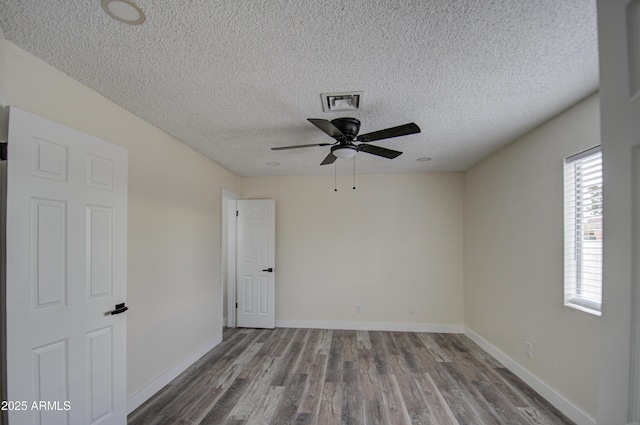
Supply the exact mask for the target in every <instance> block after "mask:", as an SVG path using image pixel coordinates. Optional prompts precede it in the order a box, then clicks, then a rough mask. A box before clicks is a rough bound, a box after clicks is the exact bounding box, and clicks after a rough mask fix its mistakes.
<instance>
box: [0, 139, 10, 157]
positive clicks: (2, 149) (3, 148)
mask: <svg viewBox="0 0 640 425" xmlns="http://www.w3.org/2000/svg"><path fill="white" fill-rule="evenodd" d="M7 146H9V144H8V143H0V161H6V160H7Z"/></svg>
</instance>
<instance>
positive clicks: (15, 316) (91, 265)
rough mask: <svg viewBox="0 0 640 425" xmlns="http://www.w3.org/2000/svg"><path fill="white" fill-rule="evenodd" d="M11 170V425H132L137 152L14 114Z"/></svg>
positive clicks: (8, 221)
mask: <svg viewBox="0 0 640 425" xmlns="http://www.w3.org/2000/svg"><path fill="white" fill-rule="evenodd" d="M6 168H7V175H6V177H7V204H6V206H7V212H6V256H7V257H6V258H7V262H6V263H7V267H6V301H5V302H6V315H7V317H6V325H7V330H6V338H7V339H6V342H7V353H6V363H7V364H6V368H7V399H8V400H11V401H12V402H13V403H19V404H14V405H13V406H12V407H13V409H12V410H10V411H9V424H10V425H19V424H42V425H58V424H71V425H74V424H77V425H86V424H95V423H100V424H103V425H108V424H109V425H111V424H113V425H115V424H118V425H122V424H125V423H126V315H125V314H118V313H119V312H121V311H122V312H123V311H124V308H120V309H116V308H115V305H116V304H121V303H124V302H125V296H126V289H127V287H126V284H127V282H126V279H127V274H126V271H127V270H126V258H127V151H126V149H124V148H122V147H119V146H115V145H113V144H110V143H107V142H105V141H102V140H99V139H97V138H95V137H92V136H88V135H86V134H82V133H80V132H78V131H75V130H72V129H70V128H67V127H64V126H62V125H59V124H55V123H53V122H50V121H47V120H45V119H43V118H40V117H38V116H35V115H32V114H30V113H27V112H24V111H22V110H19V109H16V108H11V109H10V114H9V146H8V161H7V167H6ZM112 313H116V314H112Z"/></svg>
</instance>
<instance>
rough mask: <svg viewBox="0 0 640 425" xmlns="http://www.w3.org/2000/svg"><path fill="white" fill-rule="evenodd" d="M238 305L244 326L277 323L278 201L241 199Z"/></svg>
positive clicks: (269, 327) (262, 326)
mask: <svg viewBox="0 0 640 425" xmlns="http://www.w3.org/2000/svg"><path fill="white" fill-rule="evenodd" d="M237 232H238V234H237V240H238V245H237V246H238V255H237V261H238V267H237V278H238V291H237V295H238V298H237V299H238V308H237V323H238V327H241V328H268V329H273V328H275V326H276V316H275V305H276V303H275V297H276V289H275V275H276V271H275V261H276V258H275V257H276V255H275V253H276V245H275V234H276V201H275V200H274V199H247V200H238V226H237Z"/></svg>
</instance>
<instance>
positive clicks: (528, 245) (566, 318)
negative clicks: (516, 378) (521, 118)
mask: <svg viewBox="0 0 640 425" xmlns="http://www.w3.org/2000/svg"><path fill="white" fill-rule="evenodd" d="M598 144H600V128H599V99H598V97H597V95H594V96H591V97H590V98H588V99H587V100H585V101H583V102H582V103H579V104H578V105H576V106H575V107H573V108H571V109H570V110H568V111H567V112H565V113H563V114H561V115H560V116H558V117H556V118H554V119H552V120H551V121H549V122H547V123H546V124H544V125H542V126H541V127H539V128H538V129H536V130H534V131H533V132H531V133H530V134H528V135H526V136H525V137H523V138H522V139H520V140H518V141H516V142H515V143H513V144H511V145H509V146H507V147H506V148H504V149H502V150H501V151H499V152H497V153H495V154H494V155H491V156H490V157H488V158H486V159H485V160H483V161H482V162H481V163H479V164H478V165H476V166H475V167H473V168H472V169H470V170H469V171H467V172H466V173H465V197H464V202H465V212H464V227H465V234H464V237H465V249H464V256H465V267H464V274H465V285H464V300H465V301H464V320H465V325H466V326H467V327H468V328H470V329H472V330H473V331H474V332H476V333H477V334H479V335H480V336H481V337H482V338H484V339H485V340H487V341H488V342H489V343H490V344H492V345H493V346H495V347H496V348H497V349H498V350H500V351H502V352H503V353H504V354H506V355H507V356H509V357H510V358H511V359H513V360H514V361H515V362H516V363H518V364H520V365H521V366H522V367H523V368H524V369H526V370H528V371H529V372H530V373H532V374H533V375H535V376H537V377H538V378H539V379H540V380H541V381H543V382H545V383H547V385H549V386H550V387H551V388H553V389H555V390H556V391H557V392H558V393H560V395H562V396H563V397H565V398H566V399H568V400H569V401H570V402H572V403H574V404H575V405H576V406H577V407H578V408H579V409H581V410H583V411H584V412H585V413H587V414H588V415H590V416H592V417H595V415H596V401H597V388H598V374H597V366H598V348H599V342H600V333H599V330H600V318H599V317H596V316H593V315H589V314H587V313H584V312H581V311H577V310H574V309H571V308H568V307H564V306H563V302H564V298H563V270H564V269H563V267H564V266H563V174H562V173H563V169H562V164H563V158H564V157H567V156H569V155H571V154H574V153H577V152H579V151H581V150H584V149H586V148H589V147H592V146H595V145H598ZM525 341H528V342H530V343H531V344H532V345H533V357H532V358H528V357H526V356H525V355H524V343H525Z"/></svg>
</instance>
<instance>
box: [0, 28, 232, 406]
mask: <svg viewBox="0 0 640 425" xmlns="http://www.w3.org/2000/svg"><path fill="white" fill-rule="evenodd" d="M4 47H5V66H4V72H5V75H4V86H5V96H6V101H7V103H8V104H10V105H14V106H17V107H19V108H21V109H24V110H26V111H29V112H32V113H35V114H37V115H40V116H42V117H45V118H47V119H50V120H52V121H55V122H58V123H61V124H63V125H66V126H68V127H72V128H75V129H77V130H79V131H82V132H85V133H88V134H91V135H93V136H96V137H99V138H101V139H103V140H106V141H109V142H112V143H115V144H118V145H121V146H124V147H126V148H127V149H128V150H129V211H128V217H129V218H128V220H129V232H128V233H129V236H128V299H127V303H128V305H129V306H130V308H131V309H130V310H129V311H128V312H127V331H128V338H127V346H128V347H127V353H128V355H127V361H128V378H127V381H128V394H129V395H131V394H133V393H135V392H137V391H139V390H140V389H141V388H143V387H144V386H145V385H147V384H148V383H149V382H151V381H153V380H154V379H156V378H157V377H158V376H160V375H161V374H162V373H164V372H165V371H166V370H168V369H169V368H171V367H173V366H174V365H176V364H177V363H178V362H180V361H181V360H183V359H184V358H185V357H186V356H188V355H189V354H190V353H192V352H194V351H195V350H197V349H198V348H199V347H201V346H202V345H203V344H206V343H207V342H208V341H211V340H212V339H215V338H219V337H220V336H221V331H222V323H221V315H222V312H221V311H220V310H221V309H220V305H221V300H220V294H221V286H220V284H221V283H220V220H221V216H220V203H221V202H220V193H221V188H223V187H226V188H228V189H229V190H232V191H237V189H236V187H237V184H238V183H239V178H238V177H237V176H236V175H234V174H232V173H230V172H228V171H227V170H225V169H224V168H222V167H220V166H218V165H217V164H215V163H213V162H212V161H210V160H208V159H206V158H205V157H203V156H202V155H200V154H198V153H197V152H195V151H194V150H192V149H191V148H188V147H187V146H186V145H184V144H182V143H180V142H179V141H177V140H176V139H174V138H172V137H170V136H168V135H167V134H165V133H163V132H162V131H160V130H158V129H157V128H155V127H153V126H151V125H150V124H148V123H146V122H144V121H143V120H141V119H139V118H137V117H136V116H134V115H133V114H131V113H129V112H127V111H126V110H124V109H122V108H120V107H119V106H117V105H115V104H114V103H112V102H110V101H109V100H107V99H105V98H104V97H102V96H100V95H99V94H97V93H96V92H94V91H92V90H90V89H88V88H87V87H85V86H83V85H81V84H80V83H78V82H77V81H75V80H72V79H71V78H69V77H68V76H66V75H65V74H63V73H61V72H59V71H57V70H56V69H54V68H52V67H51V66H49V65H47V64H45V63H44V62H42V61H41V60H39V59H37V58H35V57H33V56H32V55H30V54H28V53H26V52H25V51H23V50H21V49H20V48H18V47H16V46H15V45H13V44H12V43H9V42H6V41H5V43H4Z"/></svg>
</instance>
